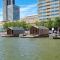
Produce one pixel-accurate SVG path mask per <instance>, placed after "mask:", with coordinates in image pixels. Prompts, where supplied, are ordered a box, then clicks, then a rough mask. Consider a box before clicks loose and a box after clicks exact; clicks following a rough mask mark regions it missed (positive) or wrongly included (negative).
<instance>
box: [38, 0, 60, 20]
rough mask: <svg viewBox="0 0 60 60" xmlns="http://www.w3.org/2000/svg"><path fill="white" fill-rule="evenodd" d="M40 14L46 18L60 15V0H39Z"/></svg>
mask: <svg viewBox="0 0 60 60" xmlns="http://www.w3.org/2000/svg"><path fill="white" fill-rule="evenodd" d="M38 16H39V19H40V20H45V19H49V18H53V17H59V16H60V0H38Z"/></svg>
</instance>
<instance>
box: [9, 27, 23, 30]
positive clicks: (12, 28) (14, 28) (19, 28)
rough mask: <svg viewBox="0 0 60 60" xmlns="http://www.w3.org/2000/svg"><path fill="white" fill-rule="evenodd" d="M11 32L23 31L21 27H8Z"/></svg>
mask: <svg viewBox="0 0 60 60" xmlns="http://www.w3.org/2000/svg"><path fill="white" fill-rule="evenodd" d="M8 28H9V29H11V30H24V29H23V28H22V27H8Z"/></svg>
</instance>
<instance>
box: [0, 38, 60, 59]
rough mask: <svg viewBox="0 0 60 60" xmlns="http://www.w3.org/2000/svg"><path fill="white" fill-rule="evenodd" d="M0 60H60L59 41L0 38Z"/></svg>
mask: <svg viewBox="0 0 60 60" xmlns="http://www.w3.org/2000/svg"><path fill="white" fill-rule="evenodd" d="M0 60H60V40H48V38H35V39H34V38H30V39H29V38H26V39H25V38H18V37H15V38H13V37H12V38H2V37H0Z"/></svg>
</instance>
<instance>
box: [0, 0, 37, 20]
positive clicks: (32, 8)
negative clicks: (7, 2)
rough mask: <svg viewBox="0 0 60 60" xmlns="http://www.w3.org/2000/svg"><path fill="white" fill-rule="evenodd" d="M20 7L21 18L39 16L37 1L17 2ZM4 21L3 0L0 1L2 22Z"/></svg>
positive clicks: (22, 0) (21, 0)
mask: <svg viewBox="0 0 60 60" xmlns="http://www.w3.org/2000/svg"><path fill="white" fill-rule="evenodd" d="M15 3H16V5H17V6H19V7H20V18H24V17H26V16H31V15H36V14H37V0H15ZM1 20H3V0H0V21H1Z"/></svg>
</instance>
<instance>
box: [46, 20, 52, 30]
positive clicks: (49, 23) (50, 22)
mask: <svg viewBox="0 0 60 60" xmlns="http://www.w3.org/2000/svg"><path fill="white" fill-rule="evenodd" d="M45 26H46V27H48V28H49V29H51V28H52V27H53V21H52V20H51V19H49V20H47V22H46V23H45Z"/></svg>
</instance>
